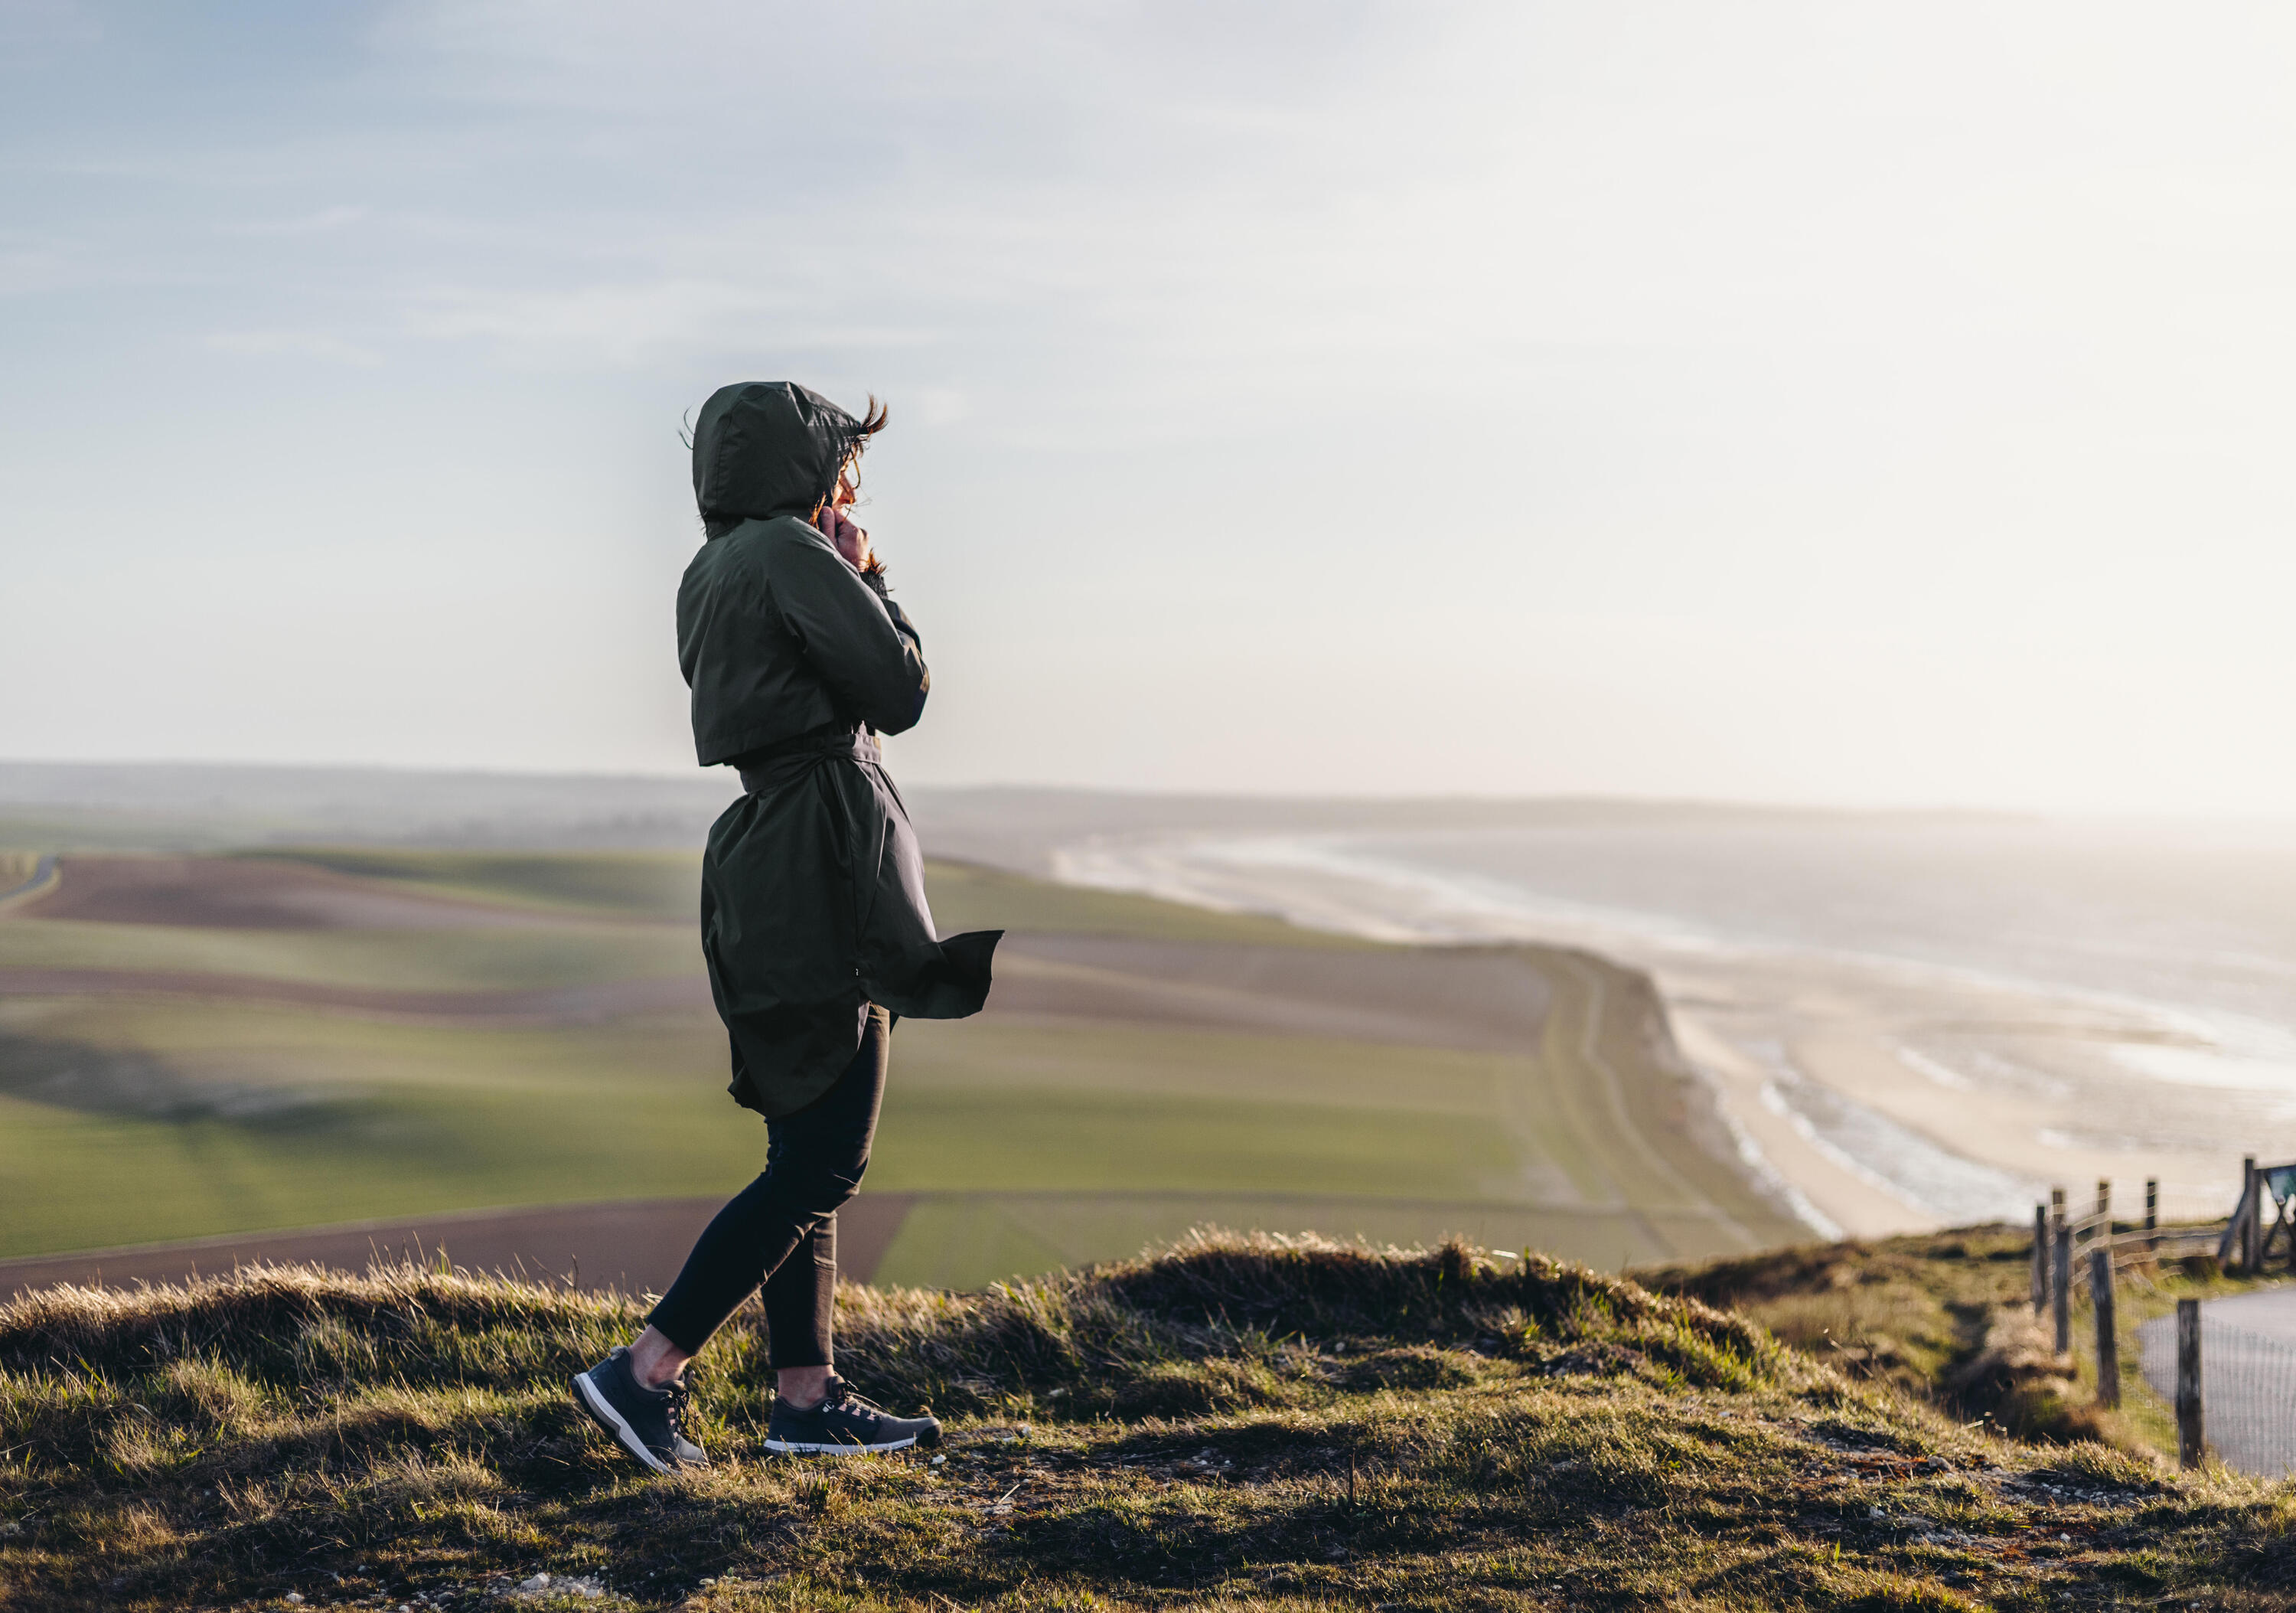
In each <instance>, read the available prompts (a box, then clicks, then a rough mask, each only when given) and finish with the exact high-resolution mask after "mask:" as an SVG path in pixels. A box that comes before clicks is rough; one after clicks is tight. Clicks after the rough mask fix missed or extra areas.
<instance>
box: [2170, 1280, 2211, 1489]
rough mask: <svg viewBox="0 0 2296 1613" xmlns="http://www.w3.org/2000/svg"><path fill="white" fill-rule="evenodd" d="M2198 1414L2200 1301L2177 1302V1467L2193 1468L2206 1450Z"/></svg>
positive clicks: (2185, 1300) (2204, 1428) (2203, 1429)
mask: <svg viewBox="0 0 2296 1613" xmlns="http://www.w3.org/2000/svg"><path fill="white" fill-rule="evenodd" d="M2205 1434H2206V1427H2205V1423H2204V1421H2203V1419H2202V1411H2201V1302H2200V1301H2199V1300H2197V1299H2180V1300H2178V1301H2177V1466H2178V1467H2181V1468H2197V1467H2199V1466H2200V1465H2201V1460H2202V1453H2204V1452H2205V1451H2206V1450H2207V1449H2208V1441H2207V1439H2206V1437H2205Z"/></svg>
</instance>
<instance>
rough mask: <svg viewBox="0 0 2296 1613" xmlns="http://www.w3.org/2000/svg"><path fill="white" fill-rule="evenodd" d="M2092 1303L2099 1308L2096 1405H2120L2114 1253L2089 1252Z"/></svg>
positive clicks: (2118, 1338) (2102, 1249)
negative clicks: (2113, 1290) (2113, 1272)
mask: <svg viewBox="0 0 2296 1613" xmlns="http://www.w3.org/2000/svg"><path fill="white" fill-rule="evenodd" d="M2088 1296H2089V1303H2090V1304H2093V1305H2094V1306H2095V1308H2096V1403H2097V1404H2099V1405H2101V1406H2105V1407H2113V1406H2118V1405H2119V1404H2120V1334H2119V1333H2118V1332H2117V1331H2115V1330H2114V1328H2113V1318H2112V1249H2111V1248H2110V1247H2105V1248H2101V1249H2091V1250H2090V1251H2089V1252H2088Z"/></svg>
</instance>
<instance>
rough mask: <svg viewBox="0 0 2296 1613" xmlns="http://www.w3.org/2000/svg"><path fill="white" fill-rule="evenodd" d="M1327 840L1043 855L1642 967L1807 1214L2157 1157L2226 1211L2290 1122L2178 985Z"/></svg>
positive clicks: (1120, 877) (1166, 888) (1141, 842)
mask: <svg viewBox="0 0 2296 1613" xmlns="http://www.w3.org/2000/svg"><path fill="white" fill-rule="evenodd" d="M1335 840H1336V837H1319V836H1282V837H1277V836H1250V837H1228V838H1215V837H1210V836H1201V835H1199V836H1165V837H1161V838H1155V839H1150V838H1132V839H1116V838H1102V839H1096V840H1092V841H1087V842H1081V843H1076V844H1070V845H1068V846H1065V847H1063V848H1062V849H1060V850H1059V851H1057V852H1054V858H1053V862H1054V873H1055V876H1056V877H1058V878H1060V879H1062V881H1064V882H1068V883H1072V884H1079V885H1098V886H1103V887H1105V888H1112V889H1126V890H1132V891H1137V892H1141V893H1148V894H1154V895H1158V896H1162V897H1165V898H1168V899H1171V900H1177V901H1188V902H1192V903H1193V904H1195V905H1199V906H1205V907H1211V908H1216V909H1230V910H1253V911H1264V912H1272V913H1275V914H1278V915H1280V916H1282V917H1283V918H1287V919H1289V920H1291V921H1292V922H1293V923H1296V924H1300V925H1302V926H1308V927H1311V928H1317V929H1324V930H1332V931H1339V932H1342V933H1349V934H1361V935H1365V936H1368V937H1372V938H1375V939H1380V940H1385V941H1407V942H1430V943H1434V942H1450V943H1454V944H1457V943H1473V942H1506V941H1522V942H1546V943H1551V944H1564V945H1571V946H1579V947H1584V948H1587V950H1589V951H1595V952H1598V953H1601V954H1603V955H1604V956H1607V957H1610V958H1612V959H1616V960H1618V961H1619V962H1620V963H1622V964H1625V965H1628V967H1635V968H1638V969H1641V970H1642V971H1644V973H1646V974H1648V975H1650V976H1651V977H1652V980H1653V981H1654V983H1656V984H1657V986H1658V988H1659V990H1660V992H1661V996H1662V998H1663V1000H1664V1001H1665V1003H1666V1007H1667V1011H1668V1014H1669V1018H1670V1020H1671V1021H1672V1024H1673V1026H1674V1030H1675V1033H1676V1038H1677V1042H1678V1043H1679V1044H1680V1046H1681V1049H1682V1050H1683V1052H1684V1054H1685V1057H1686V1058H1688V1059H1689V1060H1690V1062H1691V1063H1692V1065H1693V1067H1695V1068H1696V1069H1697V1070H1698V1072H1699V1073H1700V1074H1702V1076H1703V1077H1704V1079H1705V1080H1706V1081H1707V1082H1708V1083H1709V1085H1710V1088H1711V1090H1712V1091H1713V1093H1714V1096H1715V1099H1716V1102H1717V1105H1718V1109H1719V1111H1720V1113H1721V1115H1722V1116H1723V1118H1724V1121H1725V1123H1726V1125H1727V1126H1728V1127H1729V1129H1730V1131H1731V1133H1732V1136H1733V1139H1734V1141H1735V1143H1736V1145H1737V1148H1738V1152H1739V1156H1740V1162H1741V1164H1743V1167H1744V1168H1745V1169H1746V1170H1747V1172H1748V1173H1750V1174H1751V1175H1752V1176H1753V1177H1754V1178H1755V1179H1756V1180H1757V1181H1761V1182H1763V1183H1764V1184H1766V1185H1767V1187H1768V1188H1769V1189H1770V1190H1771V1191H1772V1193H1773V1194H1774V1195H1775V1197H1779V1198H1780V1199H1782V1200H1783V1201H1784V1202H1785V1203H1787V1204H1788V1205H1790V1206H1792V1209H1793V1211H1794V1213H1795V1214H1796V1215H1797V1216H1798V1217H1799V1218H1800V1221H1801V1222H1802V1223H1803V1224H1804V1225H1806V1226H1807V1227H1808V1229H1809V1230H1810V1232H1811V1234H1812V1236H1814V1237H1841V1236H1849V1237H1874V1236H1882V1235H1887V1234H1890V1233H1896V1232H1907V1231H1921V1230H1935V1229H1938V1228H1940V1227H1945V1226H1950V1225H1957V1224H1968V1223H1971V1222H1979V1221H1989V1220H1995V1219H2005V1220H2011V1221H2013V1222H2014V1221H2021V1219H2022V1218H2023V1216H2024V1215H2025V1214H2030V1206H2031V1205H2032V1204H2033V1203H2035V1202H2036V1201H2038V1200H2040V1199H2045V1198H2046V1197H2047V1193H2048V1189H2049V1188H2050V1187H2051V1186H2052V1185H2054V1184H2062V1185H2063V1186H2064V1187H2065V1188H2066V1189H2068V1191H2069V1194H2070V1196H2071V1199H2072V1202H2074V1203H2075V1204H2076V1205H2087V1203H2089V1202H2090V1201H2091V1196H2092V1194H2093V1192H2094V1189H2095V1183H2096V1182H2097V1181H2100V1180H2109V1181H2112V1182H2113V1183H2114V1195H2115V1203H2116V1205H2117V1206H2119V1207H2120V1209H2121V1211H2122V1213H2124V1214H2129V1213H2136V1212H2138V1211H2140V1210H2141V1206H2142V1203H2143V1192H2144V1181H2145V1179H2146V1178H2148V1177H2149V1178H2157V1179H2158V1180H2159V1181H2160V1184H2161V1213H2162V1214H2163V1215H2164V1216H2170V1217H2174V1216H2185V1215H2190V1216H2205V1215H2213V1214H2221V1213H2222V1212H2223V1210H2224V1208H2225V1207H2226V1203H2227V1202H2228V1200H2229V1198H2230V1197H2231V1195H2232V1193H2233V1192H2234V1190H2235V1187H2236V1181H2237V1175H2238V1170H2239V1157H2240V1155H2241V1154H2242V1153H2243V1152H2254V1151H2258V1150H2259V1148H2262V1149H2266V1150H2268V1149H2269V1148H2271V1147H2273V1146H2275V1143H2276V1141H2277V1142H2291V1141H2296V1125H2292V1120H2296V1114H2292V1106H2291V1104H2290V1102H2289V1099H2288V1096H2287V1094H2286V1090H2285V1088H2284V1086H2280V1085H2277V1084H2276V1083H2274V1082H2268V1081H2263V1080H2259V1081H2256V1082H2250V1083H2247V1084H2246V1086H2245V1088H2243V1085H2242V1084H2241V1083H2239V1082H2233V1083H2231V1084H2223V1083H2222V1078H2221V1077H2220V1076H2218V1075H2217V1074H2215V1073H2214V1072H2215V1066H2216V1065H2217V1064H2221V1063H2223V1062H2224V1061H2222V1060H2221V1059H2217V1060H2215V1061H2214V1062H2213V1063H2210V1055H2211V1053H2212V1051H2213V1049H2212V1046H2211V1044H2210V1041H2209V1040H2208V1038H2207V1036H2206V1034H2205V1033H2204V1032H2203V1031H2202V1030H2201V1029H2199V1028H2198V1027H2197V1026H2196V1025H2195V1024H2194V1022H2193V1020H2192V1019H2191V1017H2190V1016H2185V1015H2182V1014H2181V1013H2180V1011H2179V1010H2177V1008H2174V1007H2172V1006H2169V1005H2163V1004H2155V1003H2147V1002H2141V1001H2135V1000H2123V999H2119V998H2115V997H2112V996H2110V995H2108V994H2105V993H2102V992H2095V991H2087V990H2082V989H2079V988H2076V987H2071V986H2058V985H2054V984H2051V983H2042V982H2032V981H2024V980H2015V979H2009V978H2004V977H2000V976H1996V975H1988V974H1985V973H1983V972H1981V971H1979V970H1976V969H1970V968H1959V967H1941V966H1938V965H1934V964H1927V963H1919V962H1914V961H1909V960H1907V959H1898V958H1892V957H1884V956H1876V955H1868V954H1859V953H1854V952H1849V951H1828V950H1822V949H1816V948H1798V947H1785V946H1775V945H1754V944H1748V943H1744V942H1733V941H1731V940H1729V939H1726V938H1724V937H1721V936H1718V935H1717V934H1714V933H1713V932H1712V931H1710V930H1708V929H1703V928H1701V927H1699V926H1694V925H1692V924H1689V923H1686V922H1684V921H1681V920H1677V919H1675V918H1670V917H1669V916H1665V915H1657V914H1649V913H1622V912H1620V911H1618V910H1616V909H1599V908H1595V907H1591V906H1587V905H1583V904H1574V903H1570V902H1566V901H1548V900H1546V899H1543V898H1537V899H1531V900H1528V901H1527V900H1526V899H1525V898H1526V894H1527V893H1524V892H1522V891H1521V890H1519V889H1511V888H1508V887H1506V886H1505V885H1501V884H1500V883H1499V882H1497V881H1483V880H1479V879H1476V878H1473V877H1461V876H1441V875H1437V874H1434V873H1431V872H1429V871H1427V870H1423V869H1404V868H1397V867H1396V866H1394V865H1391V864H1382V863H1381V862H1380V861H1378V860H1374V859H1366V858H1363V857H1359V856H1352V855H1349V853H1348V852H1346V850H1345V849H1344V847H1342V846H1339V845H1337V844H1335ZM2180 1060H2182V1061H2185V1062H2186V1063H2191V1064H2194V1065H2196V1066H2198V1065H2202V1064H2208V1065H2209V1068H2208V1069H2207V1070H2205V1071H2203V1072H2202V1074H2203V1076H2205V1077H2206V1079H2205V1081H2202V1079H2201V1078H2197V1077H2196V1078H2195V1079H2194V1080H2180V1079H2179V1078H2178V1077H2177V1075H2176V1074H2174V1071H2175V1068H2176V1066H2177V1063H2178V1061H2180ZM2164 1070H2166V1071H2168V1072H2169V1073H2168V1074H2163V1071H2164ZM2243 1142H2244V1144H2245V1146H2244V1147H2243V1146H2242V1145H2243Z"/></svg>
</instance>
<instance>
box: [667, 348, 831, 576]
mask: <svg viewBox="0 0 2296 1613" xmlns="http://www.w3.org/2000/svg"><path fill="white" fill-rule="evenodd" d="M859 435H860V422H859V421H857V420H856V419H854V418H853V416H850V415H849V414H847V413H846V412H845V411H844V410H843V409H841V408H839V407H837V406H836V405H835V404H833V403H832V402H830V401H829V399H826V398H824V397H823V396H822V395H821V394H820V393H818V392H816V391H811V390H809V389H808V388H806V387H802V386H799V385H798V384H797V383H795V382H794V381H741V382H736V383H734V384H733V385H732V386H721V387H719V388H718V389H717V391H714V392H712V393H710V394H709V402H707V403H705V404H703V405H702V406H701V418H700V419H699V420H697V421H695V422H694V424H693V501H694V503H695V504H696V505H698V506H700V507H701V518H702V521H703V523H705V525H706V526H707V528H708V530H709V533H710V535H711V536H712V537H715V536H717V533H718V532H719V531H722V530H724V529H725V528H726V527H730V526H732V525H734V524H735V523H739V522H741V521H744V520H748V519H751V518H754V517H758V516H765V515H778V514H784V513H786V512H789V511H792V510H794V511H796V512H797V513H798V514H808V513H810V512H811V510H812V509H813V507H814V506H816V504H819V503H820V502H821V501H822V500H823V499H824V498H827V497H828V496H829V493H830V490H831V489H832V487H833V486H834V485H835V483H836V480H837V470H838V467H839V466H840V465H843V464H844V463H845V456H846V455H847V454H848V453H849V452H850V451H851V449H852V447H853V443H854V441H855V440H856V439H857V437H859Z"/></svg>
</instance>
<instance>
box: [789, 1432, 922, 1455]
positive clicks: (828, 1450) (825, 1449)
mask: <svg viewBox="0 0 2296 1613" xmlns="http://www.w3.org/2000/svg"><path fill="white" fill-rule="evenodd" d="M916 1443H917V1436H915V1435H914V1434H912V1435H910V1436H908V1437H907V1438H906V1439H896V1440H890V1441H889V1442H887V1443H886V1444H881V1445H828V1444H820V1445H817V1444H808V1443H807V1442H805V1441H804V1440H801V1439H769V1440H767V1441H766V1449H767V1450H768V1451H773V1452H775V1453H779V1454H781V1455H783V1456H874V1455H876V1454H878V1453H881V1452H885V1451H906V1450H907V1449H908V1448H909V1447H910V1446H911V1445H913V1444H916Z"/></svg>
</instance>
